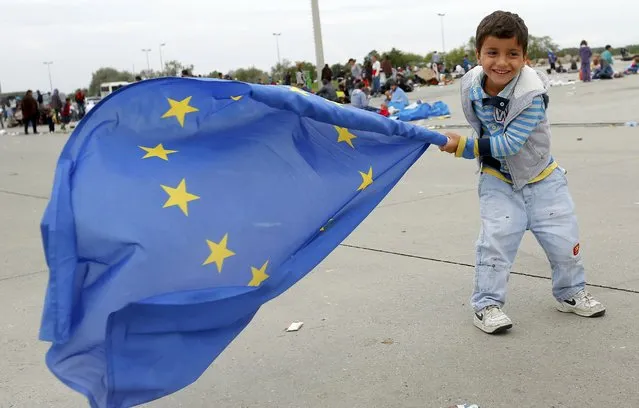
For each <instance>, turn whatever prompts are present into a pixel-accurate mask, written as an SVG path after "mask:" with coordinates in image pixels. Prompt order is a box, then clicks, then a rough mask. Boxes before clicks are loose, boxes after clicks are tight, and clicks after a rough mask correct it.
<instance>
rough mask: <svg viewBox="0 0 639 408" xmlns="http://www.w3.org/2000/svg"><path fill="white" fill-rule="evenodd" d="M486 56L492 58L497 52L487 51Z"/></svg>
mask: <svg viewBox="0 0 639 408" xmlns="http://www.w3.org/2000/svg"><path fill="white" fill-rule="evenodd" d="M486 54H488V55H490V56H491V57H492V56H495V55H497V52H496V51H488V52H487V53H486Z"/></svg>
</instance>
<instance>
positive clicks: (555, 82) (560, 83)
mask: <svg viewBox="0 0 639 408" xmlns="http://www.w3.org/2000/svg"><path fill="white" fill-rule="evenodd" d="M549 83H550V86H566V85H573V84H574V83H575V81H563V80H561V79H551V80H550V82H549Z"/></svg>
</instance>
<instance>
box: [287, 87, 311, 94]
mask: <svg viewBox="0 0 639 408" xmlns="http://www.w3.org/2000/svg"><path fill="white" fill-rule="evenodd" d="M288 89H290V90H291V91H293V92H297V93H298V94H302V95H304V96H308V92H306V91H305V90H303V89H300V88H298V87H296V86H289V87H288Z"/></svg>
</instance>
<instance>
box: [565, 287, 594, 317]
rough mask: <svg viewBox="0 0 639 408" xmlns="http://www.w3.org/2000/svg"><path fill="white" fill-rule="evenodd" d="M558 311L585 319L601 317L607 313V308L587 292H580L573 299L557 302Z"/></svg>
mask: <svg viewBox="0 0 639 408" xmlns="http://www.w3.org/2000/svg"><path fill="white" fill-rule="evenodd" d="M557 310H559V311H560V312H564V313H574V314H576V315H579V316H584V317H599V316H603V315H604V314H605V313H606V308H605V307H604V305H602V304H601V303H600V302H599V301H598V300H597V299H595V298H594V297H592V295H591V294H590V293H589V292H588V291H587V290H585V289H584V290H582V291H580V292H578V293H577V294H576V295H575V296H573V297H572V298H571V299H567V300H564V301H563V302H557Z"/></svg>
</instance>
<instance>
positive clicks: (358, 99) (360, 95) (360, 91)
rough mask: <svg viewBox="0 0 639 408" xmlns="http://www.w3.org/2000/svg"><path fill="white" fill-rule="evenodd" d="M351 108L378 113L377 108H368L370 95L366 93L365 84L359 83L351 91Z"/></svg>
mask: <svg viewBox="0 0 639 408" xmlns="http://www.w3.org/2000/svg"><path fill="white" fill-rule="evenodd" d="M351 106H353V107H355V108H358V109H364V110H367V111H372V112H377V109H376V108H373V107H371V106H368V95H366V92H364V82H362V81H359V82H357V83H356V84H355V88H354V89H353V90H352V91H351Z"/></svg>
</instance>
